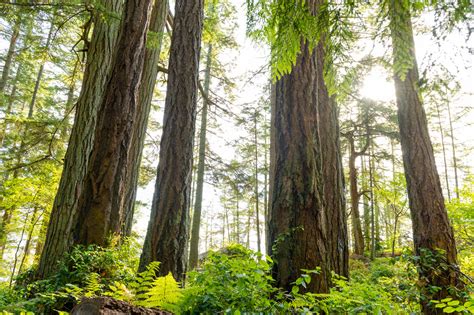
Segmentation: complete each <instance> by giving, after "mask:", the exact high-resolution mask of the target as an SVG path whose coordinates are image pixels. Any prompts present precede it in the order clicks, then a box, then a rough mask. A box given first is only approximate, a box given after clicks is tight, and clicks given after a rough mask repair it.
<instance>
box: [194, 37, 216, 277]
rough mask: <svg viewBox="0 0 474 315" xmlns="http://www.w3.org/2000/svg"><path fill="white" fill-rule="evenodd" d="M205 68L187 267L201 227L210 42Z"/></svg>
mask: <svg viewBox="0 0 474 315" xmlns="http://www.w3.org/2000/svg"><path fill="white" fill-rule="evenodd" d="M206 59H207V60H206V70H205V74H204V93H205V94H206V95H205V96H204V97H203V101H202V110H201V129H200V132H199V156H198V167H197V179H196V195H195V196H196V199H195V200H194V212H193V221H192V226H191V241H190V248H189V268H190V269H194V268H196V266H197V262H198V254H199V230H200V227H201V211H202V196H203V188H204V168H205V159H206V131H207V111H208V107H209V104H208V101H207V100H208V97H209V85H210V81H211V65H212V44H209V47H208V50H207V57H206Z"/></svg>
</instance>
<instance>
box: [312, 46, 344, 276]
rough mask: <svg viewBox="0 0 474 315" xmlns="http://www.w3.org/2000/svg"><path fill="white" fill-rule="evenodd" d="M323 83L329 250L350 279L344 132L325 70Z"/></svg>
mask: <svg viewBox="0 0 474 315" xmlns="http://www.w3.org/2000/svg"><path fill="white" fill-rule="evenodd" d="M323 53H324V52H323V49H322V47H318V49H317V51H316V54H317V58H318V61H319V62H320V64H319V69H321V68H322V67H323V63H322V60H324V56H323ZM318 75H319V78H318V81H317V82H318V84H319V87H318V89H319V99H320V103H319V104H318V105H319V107H318V113H319V136H320V139H321V153H322V169H323V177H324V181H323V191H324V209H325V212H326V220H327V221H326V222H327V224H328V227H327V228H328V236H327V237H328V239H327V242H328V244H330V246H327V250H328V253H329V258H330V268H331V270H332V271H334V272H335V273H336V274H338V275H341V276H344V277H346V278H349V243H348V239H347V217H346V199H345V193H344V171H343V166H342V156H341V150H340V133H339V121H338V110H337V104H336V102H335V100H334V98H333V97H331V98H330V99H329V101H328V100H327V98H326V95H327V89H326V86H325V84H324V79H323V76H322V71H320V72H319V73H318Z"/></svg>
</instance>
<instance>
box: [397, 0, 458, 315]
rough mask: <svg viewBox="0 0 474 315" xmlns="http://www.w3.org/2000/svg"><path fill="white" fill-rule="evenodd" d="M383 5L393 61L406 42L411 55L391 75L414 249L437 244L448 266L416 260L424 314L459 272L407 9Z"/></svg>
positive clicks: (419, 250) (402, 55)
mask: <svg viewBox="0 0 474 315" xmlns="http://www.w3.org/2000/svg"><path fill="white" fill-rule="evenodd" d="M389 5H390V6H389V10H390V11H389V16H390V19H391V20H390V27H391V32H392V33H391V35H392V43H393V55H394V64H395V65H396V64H397V62H399V61H400V60H399V59H400V58H406V55H407V51H406V47H407V46H408V48H409V51H408V53H409V56H411V58H412V61H413V66H412V67H411V69H409V70H408V72H407V73H406V77H405V76H401V75H400V73H397V72H396V71H395V75H394V80H395V91H396V99H397V106H398V122H399V127H400V142H401V146H402V153H403V164H404V168H405V177H406V182H407V189H408V200H409V204H410V211H411V217H412V224H413V240H414V244H415V251H416V254H417V255H421V254H422V253H423V252H422V250H428V251H435V250H438V249H440V250H442V251H444V253H443V254H441V255H442V256H443V260H445V262H446V263H447V264H448V265H449V267H450V268H448V270H439V268H432V269H430V268H423V267H422V266H419V267H420V268H418V270H419V276H420V280H421V282H422V283H424V286H423V288H422V294H425V295H426V296H427V298H426V299H425V300H423V301H422V310H423V313H425V314H441V313H442V310H440V309H434V308H431V307H429V306H428V301H430V300H431V299H437V300H440V299H442V298H444V297H446V296H447V295H448V290H447V287H448V286H457V287H458V288H462V287H463V284H462V281H461V280H460V278H459V272H458V266H457V261H456V244H455V240H454V235H453V230H452V228H451V226H450V223H449V220H448V215H447V212H446V208H445V205H444V198H443V193H442V190H441V183H440V179H439V176H438V172H437V170H436V164H435V159H434V154H433V148H432V145H431V141H430V136H429V133H428V125H427V120H426V115H425V111H424V109H423V105H422V103H421V100H420V96H419V94H418V93H419V92H418V87H417V84H418V80H419V76H418V68H417V65H416V57H415V50H414V39H413V31H412V24H411V18H410V11H409V8H408V7H407V4H405V2H399V1H389ZM439 263H440V262H436V264H439ZM433 267H436V266H435V265H434V266H433ZM433 285H434V286H438V287H440V288H441V290H439V291H437V292H436V293H434V294H431V293H429V290H428V287H429V286H433Z"/></svg>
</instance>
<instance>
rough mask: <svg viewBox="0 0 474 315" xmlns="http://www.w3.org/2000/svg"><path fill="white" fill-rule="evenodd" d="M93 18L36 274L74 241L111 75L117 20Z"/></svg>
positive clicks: (106, 1)
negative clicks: (79, 204) (72, 119)
mask: <svg viewBox="0 0 474 315" xmlns="http://www.w3.org/2000/svg"><path fill="white" fill-rule="evenodd" d="M101 3H102V5H103V6H104V8H105V10H106V11H107V12H110V13H111V14H113V13H114V14H121V11H122V1H121V0H102V2H101ZM93 19H94V31H93V33H92V37H91V40H90V43H89V49H88V52H87V63H86V67H85V72H84V78H83V83H82V89H81V94H80V96H79V99H78V101H77V104H76V115H75V120H74V125H73V128H72V131H71V136H70V138H69V145H68V148H67V151H66V156H65V158H64V167H63V173H62V175H61V180H60V182H59V189H58V192H57V194H56V198H55V200H54V204H53V208H52V211H51V216H50V221H49V225H48V229H47V233H46V239H45V241H44V250H43V252H42V254H41V258H40V262H39V266H38V274H37V276H38V277H40V278H43V277H46V276H48V275H49V274H50V273H51V272H53V271H54V270H55V269H56V267H57V262H58V260H59V259H60V258H61V257H62V256H63V255H64V253H66V252H67V251H69V249H70V247H71V245H72V243H73V241H72V226H73V225H74V223H75V221H76V220H77V199H78V198H79V195H80V194H81V192H82V190H83V180H84V176H85V173H86V170H87V166H88V164H89V156H90V152H91V150H92V146H93V141H94V140H93V139H94V131H95V127H96V123H97V113H98V108H99V105H100V102H101V100H102V98H103V95H104V91H105V86H106V84H107V82H108V80H109V78H110V69H111V65H112V59H113V55H114V50H115V49H114V48H115V44H116V42H117V37H118V36H117V35H118V29H119V21H118V20H116V19H108V20H107V21H106V20H104V19H103V17H102V13H101V12H95V13H94V17H93Z"/></svg>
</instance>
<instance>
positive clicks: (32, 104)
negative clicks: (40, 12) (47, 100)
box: [28, 15, 54, 117]
mask: <svg viewBox="0 0 474 315" xmlns="http://www.w3.org/2000/svg"><path fill="white" fill-rule="evenodd" d="M53 20H54V15H53V17H52V18H51V26H50V27H49V32H48V38H47V39H46V44H45V45H44V48H43V49H44V51H45V52H46V54H47V53H48V51H49V46H50V45H51V39H52V37H53V30H54V23H53ZM45 63H46V60H45V59H43V60H41V64H40V67H39V70H38V74H37V76H36V81H35V87H34V89H33V95H32V96H31V101H30V108H29V111H28V117H31V116H33V109H34V108H35V106H36V99H37V98H38V91H39V87H40V84H41V80H42V79H43V72H44V64H45Z"/></svg>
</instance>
